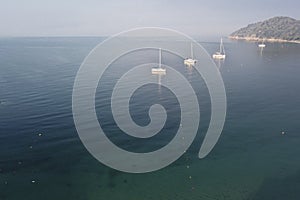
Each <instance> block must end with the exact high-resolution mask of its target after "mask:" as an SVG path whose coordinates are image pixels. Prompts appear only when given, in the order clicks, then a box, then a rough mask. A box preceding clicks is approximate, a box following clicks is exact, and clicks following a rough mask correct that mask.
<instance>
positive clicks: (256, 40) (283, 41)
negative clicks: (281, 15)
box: [228, 36, 300, 44]
mask: <svg viewBox="0 0 300 200" xmlns="http://www.w3.org/2000/svg"><path fill="white" fill-rule="evenodd" d="M228 38H229V39H232V40H245V41H250V42H262V41H265V42H278V43H296V44H300V40H283V39H276V38H264V39H262V38H258V37H239V36H228Z"/></svg>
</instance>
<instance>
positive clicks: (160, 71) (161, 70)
mask: <svg viewBox="0 0 300 200" xmlns="http://www.w3.org/2000/svg"><path fill="white" fill-rule="evenodd" d="M151 72H152V74H160V75H164V74H166V69H164V68H162V67H161V48H159V65H158V67H153V68H152V69H151Z"/></svg>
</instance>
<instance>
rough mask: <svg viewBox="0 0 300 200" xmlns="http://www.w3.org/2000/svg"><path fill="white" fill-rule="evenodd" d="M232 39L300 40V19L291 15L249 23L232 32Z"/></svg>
mask: <svg viewBox="0 0 300 200" xmlns="http://www.w3.org/2000/svg"><path fill="white" fill-rule="evenodd" d="M230 38H232V39H245V40H262V39H265V40H268V41H275V42H276V41H279V42H285V41H288V42H300V20H296V19H293V18H290V17H274V18H271V19H268V20H265V21H262V22H257V23H254V24H249V25H248V26H247V27H244V28H241V29H239V30H237V31H235V32H233V33H232V34H230Z"/></svg>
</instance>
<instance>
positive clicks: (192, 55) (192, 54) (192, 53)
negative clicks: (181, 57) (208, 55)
mask: <svg viewBox="0 0 300 200" xmlns="http://www.w3.org/2000/svg"><path fill="white" fill-rule="evenodd" d="M191 57H192V59H194V52H193V43H191Z"/></svg>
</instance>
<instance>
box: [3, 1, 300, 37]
mask: <svg viewBox="0 0 300 200" xmlns="http://www.w3.org/2000/svg"><path fill="white" fill-rule="evenodd" d="M299 8H300V1H299V0H252V1H251V0H247V1H243V0H107V1H102V0H69V1H67V0H65V1H64V0H0V24H1V28H0V36H102V35H111V34H114V33H118V32H120V31H123V30H127V29H130V28H135V27H141V26H158V27H166V28H172V29H176V30H179V31H181V32H184V33H187V34H189V35H205V36H207V35H214V36H219V35H220V36H222V35H223V36H226V35H228V34H230V33H231V32H233V31H234V30H236V29H238V28H240V27H242V26H244V25H247V24H249V23H252V22H256V21H261V20H263V19H267V18H270V17H273V16H290V17H293V18H296V19H300V11H299Z"/></svg>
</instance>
